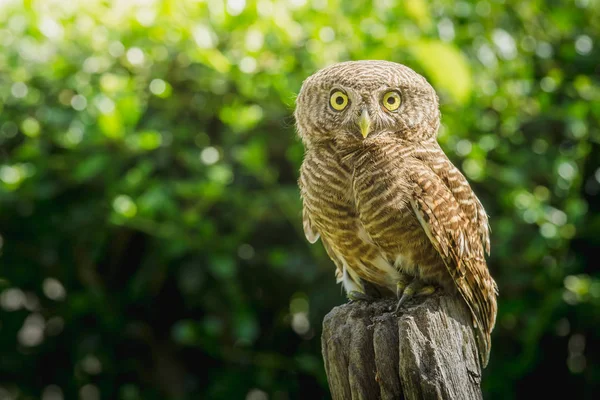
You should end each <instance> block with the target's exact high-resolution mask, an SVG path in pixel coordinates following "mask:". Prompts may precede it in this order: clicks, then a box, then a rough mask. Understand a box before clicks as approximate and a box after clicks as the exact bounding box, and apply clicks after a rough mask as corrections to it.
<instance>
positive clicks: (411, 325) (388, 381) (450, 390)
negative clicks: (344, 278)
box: [321, 294, 482, 400]
mask: <svg viewBox="0 0 600 400" xmlns="http://www.w3.org/2000/svg"><path fill="white" fill-rule="evenodd" d="M395 305H396V301H395V300H393V299H392V300H380V301H377V302H374V303H366V302H362V301H359V302H353V303H348V304H344V305H341V306H338V307H335V308H334V309H333V310H331V312H330V313H329V314H327V316H326V317H325V320H324V321H323V335H322V337H321V343H322V352H323V359H324V361H325V370H326V371H327V379H328V381H329V388H330V389H331V395H332V398H333V399H336V400H337V399H343V400H346V399H353V400H354V399H365V400H374V399H382V400H387V399H408V400H411V399H465V400H471V399H481V398H482V396H481V389H480V381H481V367H480V364H479V359H478V353H477V346H476V341H475V336H474V333H473V329H472V328H471V317H470V314H469V312H468V310H467V308H466V305H465V304H464V303H463V302H462V301H461V300H460V299H458V298H456V297H453V296H450V295H444V294H434V295H432V296H429V297H427V298H417V299H414V300H413V301H412V302H410V303H407V304H406V305H404V306H403V307H402V308H401V309H400V311H399V313H398V314H397V315H395V314H394V313H392V312H391V311H389V310H390V309H393V308H394V307H395Z"/></svg>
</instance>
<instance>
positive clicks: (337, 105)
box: [329, 90, 348, 111]
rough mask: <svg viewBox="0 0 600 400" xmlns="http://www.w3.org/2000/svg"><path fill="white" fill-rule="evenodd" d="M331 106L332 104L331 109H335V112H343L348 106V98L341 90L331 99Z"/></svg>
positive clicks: (334, 93)
mask: <svg viewBox="0 0 600 400" xmlns="http://www.w3.org/2000/svg"><path fill="white" fill-rule="evenodd" d="M329 104H331V107H333V109H334V110H337V111H342V110H343V109H344V108H346V107H347V106H348V96H346V95H345V94H344V93H342V92H340V91H339V90H338V91H335V92H333V94H332V95H331V98H330V99H329Z"/></svg>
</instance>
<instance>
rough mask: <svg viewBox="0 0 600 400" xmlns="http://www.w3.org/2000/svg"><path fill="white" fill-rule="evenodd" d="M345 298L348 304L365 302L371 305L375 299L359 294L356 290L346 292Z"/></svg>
mask: <svg viewBox="0 0 600 400" xmlns="http://www.w3.org/2000/svg"><path fill="white" fill-rule="evenodd" d="M347 297H348V300H350V302H355V301H366V302H367V303H372V302H373V301H375V298H374V297H373V296H369V295H368V294H365V293H362V292H359V291H358V290H352V291H350V292H348V294H347Z"/></svg>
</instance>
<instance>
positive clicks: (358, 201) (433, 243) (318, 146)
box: [294, 61, 498, 367]
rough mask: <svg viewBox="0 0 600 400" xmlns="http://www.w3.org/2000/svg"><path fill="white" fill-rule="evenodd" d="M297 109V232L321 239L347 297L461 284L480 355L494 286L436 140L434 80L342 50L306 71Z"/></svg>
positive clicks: (470, 211)
mask: <svg viewBox="0 0 600 400" xmlns="http://www.w3.org/2000/svg"><path fill="white" fill-rule="evenodd" d="M294 115H295V119H296V125H297V130H298V134H299V137H300V138H301V140H302V142H303V144H304V147H305V156H304V160H303V163H302V166H301V169H300V178H299V181H298V182H299V186H300V194H301V197H302V203H303V213H302V216H303V227H304V233H305V235H306V238H307V239H308V241H309V242H311V243H315V242H316V241H317V240H319V238H320V239H321V242H322V243H323V246H324V248H325V250H326V252H327V254H328V255H329V257H330V258H331V260H332V261H333V262H334V264H335V266H336V273H335V275H336V278H337V281H338V282H341V283H342V285H343V287H344V289H345V290H346V292H347V295H348V297H349V298H350V299H351V300H359V299H367V298H370V297H373V295H376V296H394V295H395V296H397V298H398V299H399V300H398V307H400V306H401V305H402V304H403V303H404V302H405V301H406V300H407V299H410V298H412V297H415V296H424V295H428V294H431V293H433V292H434V291H436V290H442V291H445V292H448V293H458V294H460V296H461V297H462V298H463V299H464V301H465V303H466V305H467V306H468V308H469V310H470V312H471V315H472V319H473V325H474V328H475V333H476V338H477V344H478V349H479V355H480V360H481V362H482V364H483V366H484V367H485V366H486V365H487V362H488V359H489V352H490V346H491V337H490V335H491V331H492V329H493V327H494V323H495V320H496V310H497V305H496V297H497V292H498V290H497V286H496V283H495V282H494V280H493V278H492V277H491V275H490V273H489V271H488V268H487V265H486V260H485V253H488V254H489V251H490V239H489V225H488V218H487V215H486V213H485V210H484V208H483V206H482V205H481V203H480V201H479V200H478V198H477V197H476V196H475V194H474V193H473V191H472V190H471V187H470V186H469V183H468V182H467V180H466V179H465V177H464V176H463V175H462V174H461V173H460V171H459V170H458V169H457V168H456V167H455V166H454V165H453V164H452V163H451V162H450V160H449V159H448V157H447V156H446V155H445V154H444V152H443V150H442V149H441V148H440V146H439V144H438V143H437V140H436V136H437V131H438V128H439V125H440V111H439V107H438V97H437V95H436V92H435V90H434V89H433V88H432V87H431V85H430V84H429V83H428V82H427V80H426V79H425V78H423V77H422V76H421V75H419V74H417V73H416V72H415V71H413V70H412V69H410V68H408V67H406V66H404V65H401V64H397V63H393V62H387V61H351V62H343V63H339V64H335V65H332V66H330V67H327V68H325V69H322V70H320V71H318V72H316V73H315V74H314V75H312V76H310V77H309V78H307V79H306V80H305V81H304V83H303V84H302V88H301V90H300V93H299V95H298V97H297V101H296V110H295V113H294ZM398 307H397V308H398Z"/></svg>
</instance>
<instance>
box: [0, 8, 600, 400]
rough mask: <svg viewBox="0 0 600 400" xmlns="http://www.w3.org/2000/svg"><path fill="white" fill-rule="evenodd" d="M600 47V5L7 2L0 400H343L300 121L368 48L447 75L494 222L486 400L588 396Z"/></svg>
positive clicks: (594, 382) (594, 362)
mask: <svg viewBox="0 0 600 400" xmlns="http://www.w3.org/2000/svg"><path fill="white" fill-rule="evenodd" d="M599 41H600V2H599V1H598V0H576V1H558V0H554V1H546V2H544V1H539V0H534V1H516V0H491V1H478V2H467V1H459V2H455V1H450V0H435V1H431V2H427V1H424V0H410V1H403V2H395V1H391V0H380V1H375V2H360V1H355V2H350V1H344V2H342V1H336V0H329V1H328V0H312V1H311V0H290V1H269V0H260V1H252V0H247V1H244V0H230V1H226V2H222V1H220V0H208V1H192V0H187V1H173V2H160V1H154V0H138V1H115V2H109V1H98V0H90V1H85V2H83V1H82V2H75V1H73V2H70V1H64V0H43V1H42V0H40V1H23V0H2V1H0V398H2V399H4V398H7V399H38V398H42V399H44V400H59V399H61V398H64V399H76V398H82V399H86V400H96V399H125V400H134V399H198V398H206V399H249V400H265V399H274V400H284V399H309V398H310V399H312V398H328V397H329V396H330V395H329V392H328V388H327V382H326V377H325V373H324V369H323V365H322V360H321V356H320V339H319V336H320V330H321V321H322V320H323V317H324V316H325V314H326V313H327V312H328V311H329V310H330V309H331V308H332V307H334V306H335V305H338V304H341V303H343V302H344V301H345V298H344V296H343V294H342V292H341V289H340V287H339V286H338V285H336V284H335V281H334V267H333V264H332V262H330V261H329V260H328V259H327V257H326V255H325V253H324V251H323V249H322V246H321V244H316V245H313V246H311V245H309V244H308V243H307V242H306V240H305V239H304V236H303V233H302V229H301V217H300V209H301V202H300V199H299V193H298V188H297V186H296V179H297V176H298V167H299V165H300V163H301V160H302V155H303V149H302V145H301V143H300V142H299V140H298V138H297V137H296V134H295V130H294V120H293V118H292V112H293V107H294V99H295V95H296V93H297V92H298V90H299V89H300V85H301V83H302V81H303V79H305V78H306V77H307V76H309V75H310V74H312V73H313V72H314V71H316V70H317V69H319V68H321V67H324V66H326V65H329V64H332V63H334V62H337V61H342V60H357V59H385V60H391V61H397V62H401V63H403V64H406V65H408V66H410V67H412V68H413V69H415V70H416V71H417V72H419V73H421V74H423V75H424V76H426V77H427V78H428V80H429V81H430V82H431V83H432V85H433V86H434V87H435V88H436V90H437V91H438V93H439V95H440V98H441V108H442V114H443V118H442V128H441V130H440V134H439V141H440V143H441V145H442V147H443V148H444V150H445V151H446V152H447V154H448V155H449V157H450V158H451V159H452V160H453V162H455V164H456V165H457V166H459V168H460V169H461V170H462V171H463V172H464V173H465V175H466V176H467V178H468V179H469V181H470V182H471V183H472V185H473V188H474V190H475V192H476V193H477V195H478V196H479V197H480V199H481V201H482V202H483V204H484V206H485V207H486V210H487V211H488V213H489V215H490V222H491V226H492V255H491V257H490V259H489V265H490V269H491V271H492V274H493V275H494V277H495V278H496V280H497V282H498V285H499V288H500V298H499V313H498V320H497V325H496V329H495V331H494V334H493V346H492V355H491V361H490V364H489V366H488V368H487V369H486V370H485V374H484V379H483V389H484V395H485V397H486V398H488V399H511V398H523V397H529V396H531V395H533V394H534V393H535V394H538V395H539V394H540V393H541V392H543V391H545V390H549V389H551V390H555V389H556V390H558V388H560V390H563V391H566V392H567V393H570V397H572V398H592V397H593V394H594V392H596V394H597V393H598V390H599V389H600V346H599V345H600V341H599V340H598V339H599V335H600V329H599V328H600V273H599V263H600V261H599V260H598V257H599V256H598V249H599V246H600V197H599V195H598V193H599V192H600V169H599V167H600V126H599V125H600V124H599V121H600V67H599V64H600V63H599V61H600V43H599ZM563 393H564V392H563Z"/></svg>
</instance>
